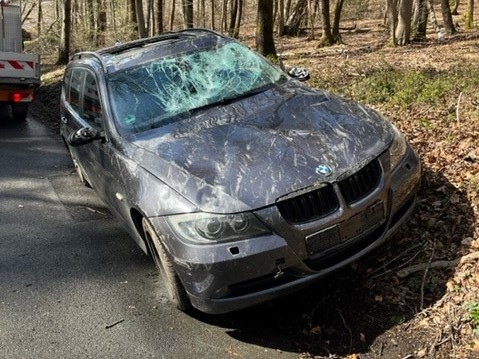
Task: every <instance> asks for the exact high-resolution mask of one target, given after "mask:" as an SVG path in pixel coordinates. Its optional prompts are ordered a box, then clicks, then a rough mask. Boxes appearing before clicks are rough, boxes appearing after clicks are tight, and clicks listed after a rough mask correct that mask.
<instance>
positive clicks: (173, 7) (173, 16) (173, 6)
mask: <svg viewBox="0 0 479 359" xmlns="http://www.w3.org/2000/svg"><path fill="white" fill-rule="evenodd" d="M175 9H176V1H175V0H172V1H171V12H170V26H169V29H170V31H173V23H174V22H175Z"/></svg>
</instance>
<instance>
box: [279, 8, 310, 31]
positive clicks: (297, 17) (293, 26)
mask: <svg viewBox="0 0 479 359" xmlns="http://www.w3.org/2000/svg"><path fill="white" fill-rule="evenodd" d="M307 9H308V0H298V2H297V3H296V6H295V7H294V9H293V12H292V13H291V15H290V16H289V17H288V20H287V21H286V24H285V25H284V35H288V36H296V35H298V34H299V26H300V25H301V21H302V20H303V19H304V16H305V15H306V13H307Z"/></svg>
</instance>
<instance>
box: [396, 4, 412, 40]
mask: <svg viewBox="0 0 479 359" xmlns="http://www.w3.org/2000/svg"><path fill="white" fill-rule="evenodd" d="M412 5H413V0H401V3H400V6H399V14H398V22H397V26H396V29H395V32H396V33H395V38H396V44H398V45H406V44H409V43H410V41H411V20H412Z"/></svg>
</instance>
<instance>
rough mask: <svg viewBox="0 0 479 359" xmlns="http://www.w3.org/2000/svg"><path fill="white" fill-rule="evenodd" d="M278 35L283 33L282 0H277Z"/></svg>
mask: <svg viewBox="0 0 479 359" xmlns="http://www.w3.org/2000/svg"><path fill="white" fill-rule="evenodd" d="M278 35H279V36H283V35H284V0H278Z"/></svg>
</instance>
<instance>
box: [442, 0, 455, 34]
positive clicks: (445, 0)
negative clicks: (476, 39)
mask: <svg viewBox="0 0 479 359" xmlns="http://www.w3.org/2000/svg"><path fill="white" fill-rule="evenodd" d="M441 10H442V19H443V22H444V29H445V31H446V34H449V35H451V34H454V33H455V32H456V28H455V27H454V22H453V20H452V14H451V7H450V6H449V0H441Z"/></svg>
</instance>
